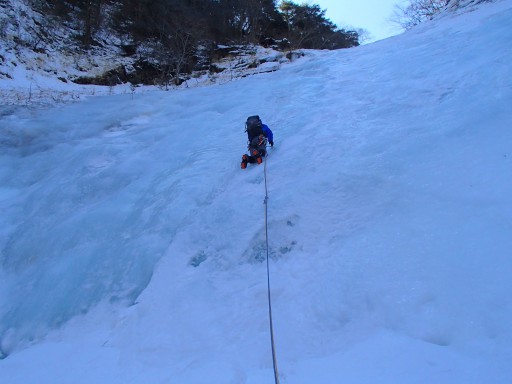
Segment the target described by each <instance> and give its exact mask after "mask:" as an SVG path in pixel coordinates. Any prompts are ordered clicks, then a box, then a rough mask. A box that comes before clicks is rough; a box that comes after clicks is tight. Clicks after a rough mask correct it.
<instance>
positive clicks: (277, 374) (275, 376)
mask: <svg viewBox="0 0 512 384" xmlns="http://www.w3.org/2000/svg"><path fill="white" fill-rule="evenodd" d="M267 158H268V151H265V164H264V165H263V175H264V179H265V200H264V201H263V204H264V205H265V243H266V249H267V292H268V317H269V322H270V343H271V346H272V362H273V364H274V379H275V384H279V372H278V370H277V358H276V347H275V343H274V326H273V323H272V301H271V297H270V266H269V250H268V249H269V247H268V220H267V217H268V212H267V208H268V189H267Z"/></svg>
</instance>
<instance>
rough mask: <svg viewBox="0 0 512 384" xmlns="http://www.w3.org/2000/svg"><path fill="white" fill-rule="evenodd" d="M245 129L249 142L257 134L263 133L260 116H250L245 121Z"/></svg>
mask: <svg viewBox="0 0 512 384" xmlns="http://www.w3.org/2000/svg"><path fill="white" fill-rule="evenodd" d="M245 131H246V132H247V139H248V140H249V142H250V141H251V140H252V139H253V138H254V137H256V136H259V135H261V134H263V123H262V122H261V119H260V117H259V116H249V117H248V118H247V121H246V123H245Z"/></svg>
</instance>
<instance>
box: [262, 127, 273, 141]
mask: <svg viewBox="0 0 512 384" xmlns="http://www.w3.org/2000/svg"><path fill="white" fill-rule="evenodd" d="M261 129H263V134H264V135H265V136H266V137H267V139H268V141H269V142H271V141H272V142H274V134H273V133H272V131H271V130H270V128H269V127H268V125H266V124H262V125H261Z"/></svg>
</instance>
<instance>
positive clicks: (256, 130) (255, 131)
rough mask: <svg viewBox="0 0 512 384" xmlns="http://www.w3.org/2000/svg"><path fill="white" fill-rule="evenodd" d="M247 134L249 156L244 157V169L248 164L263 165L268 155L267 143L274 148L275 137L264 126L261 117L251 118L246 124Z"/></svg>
mask: <svg viewBox="0 0 512 384" xmlns="http://www.w3.org/2000/svg"><path fill="white" fill-rule="evenodd" d="M245 130H246V132H247V144H248V146H247V148H248V149H249V155H243V156H242V163H241V167H242V169H245V168H247V163H257V164H261V163H262V162H263V158H264V157H265V155H266V154H267V150H266V147H267V141H268V143H269V144H270V146H271V147H273V146H274V135H273V133H272V131H271V130H270V128H269V127H268V126H267V125H266V124H263V122H262V121H261V119H260V117H259V116H249V117H248V118H247V122H246V123H245Z"/></svg>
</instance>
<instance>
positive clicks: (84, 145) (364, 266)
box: [0, 0, 512, 384]
mask: <svg viewBox="0 0 512 384" xmlns="http://www.w3.org/2000/svg"><path fill="white" fill-rule="evenodd" d="M511 17H512V1H511V0H503V1H500V2H493V3H488V4H485V5H482V6H480V9H478V10H477V11H472V12H468V13H464V14H463V15H461V16H458V17H455V16H454V17H449V18H448V17H446V18H442V19H439V20H436V21H434V22H432V23H430V24H429V25H428V26H424V27H421V26H420V27H418V28H415V29H413V30H411V31H409V32H407V34H404V35H401V36H397V37H396V38H393V39H389V40H385V41H381V42H379V43H378V44H369V45H366V46H362V47H358V48H354V49H345V50H336V51H307V52H306V56H304V57H302V58H300V59H297V60H294V61H293V62H292V63H286V64H285V63H284V59H283V58H281V59H282V60H283V64H282V65H281V67H280V68H279V69H278V68H273V69H275V71H273V72H271V73H263V74H259V75H256V76H248V77H245V78H240V79H237V80H234V81H228V82H226V83H224V84H216V85H214V86H207V87H206V86H205V87H196V88H192V87H191V88H188V89H181V90H173V91H169V92H165V91H163V90H158V91H153V92H146V93H142V92H139V90H135V93H134V94H130V93H128V94H118V95H115V92H117V88H115V87H113V89H112V90H111V91H112V93H113V94H112V95H110V96H94V97H93V96H89V97H86V98H85V100H83V101H81V102H74V103H59V104H56V105H53V106H47V107H45V108H39V107H38V106H37V105H31V106H29V107H27V106H24V103H21V104H22V105H18V106H17V107H12V108H7V107H6V108H2V110H1V113H0V127H2V128H1V129H0V212H2V214H1V215H0V251H1V253H0V383H8V384H27V383H38V384H69V383H73V384H93V383H108V384H147V383H151V384H168V383H176V384H262V383H272V382H273V381H274V380H273V379H274V374H273V364H272V355H271V349H270V335H269V317H268V302H267V297H268V296H267V274H266V263H265V256H266V247H265V245H266V241H265V233H268V239H269V242H268V243H269V246H270V249H269V254H270V261H269V266H270V285H271V297H272V310H273V325H274V336H275V345H276V357H277V366H278V368H279V374H280V377H281V383H283V384H291V383H293V384H311V383H325V384H339V383H340V382H347V383H353V384H363V383H381V384H409V383H415V384H431V383H436V384H453V383H464V384H481V383H493V384H510V383H511V382H512V365H511V364H510V361H511V358H512V352H511V348H510V346H511V345H512V328H511V327H510V322H511V318H512V300H511V296H510V292H511V291H512V279H511V278H510V276H511V275H512V258H511V257H510V250H511V249H512V236H510V233H511V230H512V229H511V228H512V222H511V217H512V204H510V200H511V196H512V178H511V177H510V169H511V168H512V166H511V161H512V153H511V146H510V143H511V142H512V130H511V129H510V105H511V104H512V67H511V66H510V64H509V63H510V57H512V46H511V45H510V41H511V39H512V29H511V28H510V19H511ZM265 54H266V55H267V56H266V57H267V58H268V51H266V52H265ZM55 55H58V52H57V53H55ZM261 57H263V55H262V56H261ZM56 61H57V60H56ZM21 65H22V64H21V63H20V64H19V65H18V66H17V68H18V67H20V66H21ZM20 74H21V71H19V72H13V75H12V76H9V79H2V83H5V84H8V83H9V81H10V82H14V81H17V76H19V75H20ZM45 75H48V74H47V72H45ZM31 76H32V79H33V81H34V83H35V82H36V80H37V79H36V77H37V74H35V73H34V72H32V73H31ZM226 78H228V75H227V74H226ZM40 84H43V83H40ZM70 86H71V85H70ZM254 114H259V115H260V116H261V118H262V119H263V121H264V122H265V123H266V124H267V125H268V126H269V127H270V128H271V129H272V131H273V133H274V146H273V148H270V149H269V157H268V158H267V159H266V160H265V163H264V165H260V166H258V165H251V166H249V167H248V168H247V169H244V170H242V169H241V168H240V160H241V156H242V154H243V153H245V151H246V148H247V147H246V139H247V138H246V135H245V132H244V122H245V119H246V118H247V116H250V115H254ZM265 180H266V182H265ZM266 190H268V201H267V204H268V205H267V206H268V231H266V227H265V210H264V205H263V202H264V200H265V195H266V192H265V191H266Z"/></svg>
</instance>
